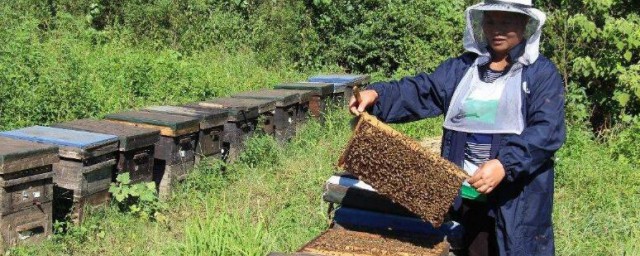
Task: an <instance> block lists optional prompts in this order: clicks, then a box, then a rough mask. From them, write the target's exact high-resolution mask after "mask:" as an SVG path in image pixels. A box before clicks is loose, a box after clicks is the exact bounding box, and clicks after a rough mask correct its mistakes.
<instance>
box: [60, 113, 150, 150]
mask: <svg viewBox="0 0 640 256" xmlns="http://www.w3.org/2000/svg"><path fill="white" fill-rule="evenodd" d="M52 127H58V128H64V129H70V130H78V131H87V132H96V133H103V134H110V135H114V136H118V139H119V140H120V143H119V146H118V147H119V150H120V151H130V150H133V149H137V148H142V147H147V146H150V145H153V144H154V143H156V142H157V141H158V139H159V138H160V130H158V129H148V128H141V127H135V126H132V125H125V124H121V123H116V122H110V121H107V120H96V119H80V120H74V121H69V122H64V123H58V124H54V125H52Z"/></svg>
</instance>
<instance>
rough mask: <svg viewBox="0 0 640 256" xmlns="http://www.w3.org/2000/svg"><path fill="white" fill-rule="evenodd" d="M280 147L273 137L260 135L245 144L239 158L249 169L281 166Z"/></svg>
mask: <svg viewBox="0 0 640 256" xmlns="http://www.w3.org/2000/svg"><path fill="white" fill-rule="evenodd" d="M280 154H281V152H280V147H278V142H277V141H276V140H275V138H274V137H273V136H269V135H264V134H260V135H259V136H254V138H253V139H251V140H249V141H247V142H246V143H245V148H244V150H243V151H242V153H241V154H240V156H239V159H240V162H242V163H244V164H246V165H248V166H249V167H252V168H253V167H257V166H264V165H267V166H277V165H278V164H279V159H280V157H279V155H280Z"/></svg>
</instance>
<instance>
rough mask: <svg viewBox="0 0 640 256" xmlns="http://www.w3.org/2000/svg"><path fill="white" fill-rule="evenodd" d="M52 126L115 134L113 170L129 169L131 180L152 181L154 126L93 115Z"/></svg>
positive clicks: (156, 137) (157, 136)
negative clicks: (115, 163) (131, 123)
mask: <svg viewBox="0 0 640 256" xmlns="http://www.w3.org/2000/svg"><path fill="white" fill-rule="evenodd" d="M52 126H53V127H58V128H64V129H70V130H78V131H87V132H95V133H103V134H109V135H114V136H118V139H119V144H118V154H117V157H116V161H117V165H116V173H115V175H113V177H112V178H113V179H114V181H115V177H116V176H117V175H118V174H121V173H124V172H128V173H129V175H130V177H131V183H139V182H150V181H153V162H154V158H153V156H154V152H155V148H154V145H155V143H157V142H158V140H159V139H160V131H159V130H157V129H148V128H140V127H135V126H131V125H126V124H121V123H116V122H111V121H106V120H95V119H81V120H74V121H69V122H64V123H59V124H54V125H52Z"/></svg>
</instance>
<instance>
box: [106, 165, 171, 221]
mask: <svg viewBox="0 0 640 256" xmlns="http://www.w3.org/2000/svg"><path fill="white" fill-rule="evenodd" d="M109 193H111V194H112V195H113V199H115V203H116V204H117V205H118V207H119V208H120V209H121V210H124V211H126V212H128V213H130V214H133V215H135V216H138V217H140V218H142V219H144V220H148V219H154V220H164V219H165V217H164V215H162V213H161V211H162V210H164V209H165V205H164V204H163V203H162V202H160V200H159V199H158V194H157V192H156V184H155V183H154V182H147V183H136V184H131V179H130V177H129V173H128V172H125V173H121V174H118V177H116V182H115V183H113V184H111V187H109Z"/></svg>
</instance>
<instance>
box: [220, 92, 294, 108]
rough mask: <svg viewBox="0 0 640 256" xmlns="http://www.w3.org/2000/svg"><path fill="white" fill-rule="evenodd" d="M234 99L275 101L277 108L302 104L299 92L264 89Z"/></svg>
mask: <svg viewBox="0 0 640 256" xmlns="http://www.w3.org/2000/svg"><path fill="white" fill-rule="evenodd" d="M231 97H233V98H245V99H267V100H275V101H276V107H287V106H291V105H293V104H296V103H300V93H299V92H297V91H291V90H289V91H283V90H273V89H262V90H258V91H250V92H241V93H238V94H235V95H232V96H231Z"/></svg>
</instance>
